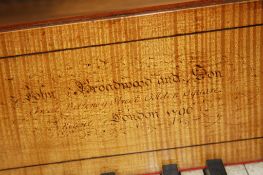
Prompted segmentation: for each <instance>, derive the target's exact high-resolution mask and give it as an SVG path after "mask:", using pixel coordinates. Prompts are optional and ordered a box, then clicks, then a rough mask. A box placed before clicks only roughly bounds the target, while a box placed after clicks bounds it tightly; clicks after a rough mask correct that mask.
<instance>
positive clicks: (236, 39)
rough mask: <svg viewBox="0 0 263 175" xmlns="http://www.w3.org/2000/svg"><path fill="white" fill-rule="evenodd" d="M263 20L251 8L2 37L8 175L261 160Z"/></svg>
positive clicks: (0, 169) (0, 113)
mask: <svg viewBox="0 0 263 175" xmlns="http://www.w3.org/2000/svg"><path fill="white" fill-rule="evenodd" d="M262 9H263V6H262V1H252V2H242V3H234V4H226V5H218V6H211V7H204V8H197V9H188V10H182V11H172V12H163V13H156V14H149V15H144V16H132V17H123V18H118V19H117V18H116V19H107V20H101V21H100V20H99V21H87V22H84V23H75V24H67V25H61V26H51V27H45V28H34V29H28V30H20V31H10V32H2V33H0V36H1V37H0V48H2V49H1V50H0V56H1V59H0V126H1V127H0V162H1V163H0V174H9V173H11V174H16V173H17V174H43V175H44V174H54V172H57V173H56V174H99V173H100V172H102V171H107V170H116V171H117V172H118V173H119V174H134V173H143V172H150V171H156V170H159V169H160V166H161V163H165V162H171V161H177V162H178V163H179V164H180V166H181V167H183V168H185V167H193V166H199V165H201V164H203V163H204V160H205V159H207V158H213V157H221V158H223V159H224V160H225V161H226V162H238V161H244V160H255V159H261V158H263V147H262V138H263V126H262V122H263V118H262V113H263V108H262V106H263V90H262V88H263V71H262V70H263V67H262V65H263V59H262V58H263V27H262V16H263V12H262ZM215 12H218V13H215ZM231 15H232V16H231ZM209 17H212V18H211V19H210V18H209ZM150 19H151V20H150ZM162 19H163V20H162ZM149 21H151V23H149ZM166 29H167V30H166ZM61 31H63V32H61ZM75 36H78V37H75ZM14 39H17V40H14ZM251 150H252V151H251ZM236 151H238V152H236ZM252 152H253V153H252ZM59 162H60V163H59ZM131 164H132V166H131ZM67 166H68V167H67ZM23 167H24V168H23ZM26 167H27V168H26Z"/></svg>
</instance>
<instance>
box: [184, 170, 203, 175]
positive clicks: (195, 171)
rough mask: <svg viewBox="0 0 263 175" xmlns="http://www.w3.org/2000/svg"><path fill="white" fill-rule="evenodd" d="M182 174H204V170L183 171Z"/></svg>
mask: <svg viewBox="0 0 263 175" xmlns="http://www.w3.org/2000/svg"><path fill="white" fill-rule="evenodd" d="M181 175H204V172H203V170H192V171H183V172H181Z"/></svg>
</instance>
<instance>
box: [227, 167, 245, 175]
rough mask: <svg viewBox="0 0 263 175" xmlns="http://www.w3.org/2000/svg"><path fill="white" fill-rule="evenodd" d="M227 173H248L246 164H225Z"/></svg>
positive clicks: (236, 174) (230, 174)
mask: <svg viewBox="0 0 263 175" xmlns="http://www.w3.org/2000/svg"><path fill="white" fill-rule="evenodd" d="M225 169H226V173H227V175H248V174H247V171H246V168H245V166H244V165H231V166H225Z"/></svg>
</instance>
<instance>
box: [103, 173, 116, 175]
mask: <svg viewBox="0 0 263 175" xmlns="http://www.w3.org/2000/svg"><path fill="white" fill-rule="evenodd" d="M101 175H115V173H114V172H109V173H102V174H101Z"/></svg>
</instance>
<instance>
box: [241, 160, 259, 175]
mask: <svg viewBox="0 0 263 175" xmlns="http://www.w3.org/2000/svg"><path fill="white" fill-rule="evenodd" d="M245 167H246V169H247V172H248V174H249V175H262V174H263V162H257V163H248V164H245Z"/></svg>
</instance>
